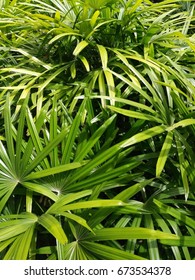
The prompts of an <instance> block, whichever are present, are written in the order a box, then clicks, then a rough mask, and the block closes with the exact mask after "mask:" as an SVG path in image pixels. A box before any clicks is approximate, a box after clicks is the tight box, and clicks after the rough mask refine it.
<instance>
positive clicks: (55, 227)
mask: <svg viewBox="0 0 195 280" xmlns="http://www.w3.org/2000/svg"><path fill="white" fill-rule="evenodd" d="M38 223H39V224H40V225H42V226H43V227H44V228H45V229H47V230H48V232H50V233H51V234H52V235H53V236H54V237H55V238H56V239H57V240H58V241H59V242H60V243H61V244H65V243H67V242H68V239H67V237H66V234H65V232H64V230H63V229H62V226H61V224H60V223H59V221H58V220H57V219H56V218H54V217H53V216H52V215H50V214H43V215H41V216H40V217H39V218H38Z"/></svg>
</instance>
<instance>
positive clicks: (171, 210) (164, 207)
mask: <svg viewBox="0 0 195 280" xmlns="http://www.w3.org/2000/svg"><path fill="white" fill-rule="evenodd" d="M153 202H154V204H155V205H156V206H157V207H158V208H159V210H160V212H161V213H166V214H169V215H171V216H172V217H174V218H176V219H178V220H180V221H181V222H183V223H184V224H186V225H188V226H189V227H191V228H193V229H195V221H194V219H192V218H190V217H188V216H187V215H186V214H184V213H182V211H180V209H174V208H173V207H171V206H168V205H166V204H164V203H162V202H160V201H158V200H157V199H154V200H153Z"/></svg>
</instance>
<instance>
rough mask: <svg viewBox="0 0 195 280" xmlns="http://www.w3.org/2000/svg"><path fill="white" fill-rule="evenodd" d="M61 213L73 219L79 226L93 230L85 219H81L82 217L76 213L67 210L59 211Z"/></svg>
mask: <svg viewBox="0 0 195 280" xmlns="http://www.w3.org/2000/svg"><path fill="white" fill-rule="evenodd" d="M61 215H62V216H64V217H66V218H68V219H70V220H73V221H75V222H76V223H78V224H79V225H81V226H83V227H85V228H86V229H88V230H89V231H91V232H93V230H92V229H91V228H90V227H89V225H88V224H87V221H86V220H85V219H83V218H82V217H79V216H78V215H74V214H71V213H68V212H63V213H61Z"/></svg>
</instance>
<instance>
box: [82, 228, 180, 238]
mask: <svg viewBox="0 0 195 280" xmlns="http://www.w3.org/2000/svg"><path fill="white" fill-rule="evenodd" d="M88 238H90V239H91V240H93V241H96V240H99V241H100V240H101V241H103V240H124V239H170V240H177V236H176V235H174V234H170V233H166V232H162V231H159V230H153V229H148V228H141V227H139V228H136V227H134V228H133V227H125V228H103V229H99V230H96V231H95V235H94V236H92V235H90V237H87V238H86V239H88Z"/></svg>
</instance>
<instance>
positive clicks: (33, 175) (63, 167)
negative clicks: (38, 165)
mask: <svg viewBox="0 0 195 280" xmlns="http://www.w3.org/2000/svg"><path fill="white" fill-rule="evenodd" d="M85 164H86V162H81V163H80V162H73V163H68V164H63V165H59V166H55V167H51V168H46V169H43V170H41V171H37V172H33V173H31V174H29V175H28V176H26V177H25V181H28V180H34V179H39V178H43V177H47V176H50V175H54V174H59V173H62V172H66V171H69V170H73V169H77V168H79V167H81V166H83V165H85Z"/></svg>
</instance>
